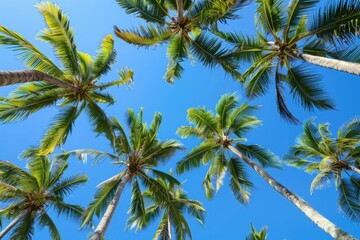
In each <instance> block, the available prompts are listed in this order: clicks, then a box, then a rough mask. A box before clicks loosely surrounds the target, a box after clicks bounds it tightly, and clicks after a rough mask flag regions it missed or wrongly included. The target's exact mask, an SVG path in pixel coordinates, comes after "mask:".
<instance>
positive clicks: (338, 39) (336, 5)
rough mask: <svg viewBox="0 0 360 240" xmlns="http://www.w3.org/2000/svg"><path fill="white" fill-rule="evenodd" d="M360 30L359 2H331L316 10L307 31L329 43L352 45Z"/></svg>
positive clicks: (349, 0)
mask: <svg viewBox="0 0 360 240" xmlns="http://www.w3.org/2000/svg"><path fill="white" fill-rule="evenodd" d="M359 30H360V2H359V1H357V0H348V1H331V2H330V4H328V5H326V6H325V7H323V8H321V9H319V10H318V13H317V14H316V17H315V18H313V21H312V22H311V24H310V28H309V31H310V32H311V33H312V34H316V35H317V37H319V38H321V39H323V40H325V41H328V42H330V43H339V44H340V45H341V44H343V43H345V44H349V43H352V42H353V41H354V40H355V38H356V37H357V35H358V33H359Z"/></svg>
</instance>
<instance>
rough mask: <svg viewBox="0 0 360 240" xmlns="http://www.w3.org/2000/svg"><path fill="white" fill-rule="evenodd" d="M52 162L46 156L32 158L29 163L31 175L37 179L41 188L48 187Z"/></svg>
mask: <svg viewBox="0 0 360 240" xmlns="http://www.w3.org/2000/svg"><path fill="white" fill-rule="evenodd" d="M50 164H51V163H50V160H49V159H48V158H47V157H44V156H36V155H35V156H32V157H31V158H30V161H29V163H28V168H29V171H30V172H31V174H32V175H33V176H34V177H35V178H36V179H37V181H38V184H39V186H43V187H45V186H47V184H48V181H49V175H50Z"/></svg>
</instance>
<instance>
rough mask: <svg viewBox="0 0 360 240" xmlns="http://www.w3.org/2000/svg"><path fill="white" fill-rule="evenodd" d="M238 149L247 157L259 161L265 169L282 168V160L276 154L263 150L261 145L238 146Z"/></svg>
mask: <svg viewBox="0 0 360 240" xmlns="http://www.w3.org/2000/svg"><path fill="white" fill-rule="evenodd" d="M236 148H237V149H238V150H239V151H240V152H242V153H243V154H245V156H247V157H249V158H255V159H257V160H258V161H259V162H260V164H261V166H263V167H276V168H281V167H282V166H281V165H282V164H281V161H280V159H279V158H278V157H277V156H276V155H275V154H274V153H272V152H270V151H268V150H266V149H264V148H262V147H261V146H260V145H256V144H255V145H244V144H236Z"/></svg>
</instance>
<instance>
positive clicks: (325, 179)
mask: <svg viewBox="0 0 360 240" xmlns="http://www.w3.org/2000/svg"><path fill="white" fill-rule="evenodd" d="M333 179H334V174H333V172H331V171H330V170H329V171H326V170H323V171H321V172H320V173H318V174H317V175H316V177H315V178H314V179H313V181H312V182H311V186H310V193H311V194H312V193H313V192H314V190H315V189H321V188H324V187H328V186H329V185H330V184H331V182H332V181H333Z"/></svg>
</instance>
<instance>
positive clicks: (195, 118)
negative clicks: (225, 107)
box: [187, 107, 221, 136]
mask: <svg viewBox="0 0 360 240" xmlns="http://www.w3.org/2000/svg"><path fill="white" fill-rule="evenodd" d="M187 119H188V121H189V122H190V123H192V124H194V125H195V126H196V127H197V128H198V129H200V131H201V132H202V133H203V135H205V136H207V135H209V134H217V135H218V136H220V135H221V133H220V131H219V129H218V128H217V127H218V126H217V119H216V118H215V116H214V113H213V112H212V111H210V110H206V109H205V108H200V107H198V108H190V109H188V110H187Z"/></svg>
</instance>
